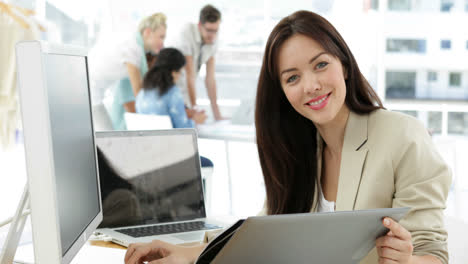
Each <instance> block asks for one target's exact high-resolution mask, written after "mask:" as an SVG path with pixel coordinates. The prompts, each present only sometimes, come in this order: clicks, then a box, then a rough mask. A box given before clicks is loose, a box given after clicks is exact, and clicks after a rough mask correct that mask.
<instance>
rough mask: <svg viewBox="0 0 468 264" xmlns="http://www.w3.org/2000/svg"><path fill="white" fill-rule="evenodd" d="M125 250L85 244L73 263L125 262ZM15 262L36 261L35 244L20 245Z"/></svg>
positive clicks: (117, 263) (116, 263)
mask: <svg viewBox="0 0 468 264" xmlns="http://www.w3.org/2000/svg"><path fill="white" fill-rule="evenodd" d="M124 257H125V250H123V249H116V248H106V247H98V246H91V245H89V244H85V245H84V246H83V247H82V248H81V250H80V251H79V252H78V254H77V255H76V256H75V257H74V258H73V260H72V262H71V264H89V263H112V264H114V263H115V264H119V263H124ZM15 263H27V264H29V263H31V264H32V263H34V249H33V244H32V243H31V244H28V245H24V246H21V247H18V249H17V250H16V256H15Z"/></svg>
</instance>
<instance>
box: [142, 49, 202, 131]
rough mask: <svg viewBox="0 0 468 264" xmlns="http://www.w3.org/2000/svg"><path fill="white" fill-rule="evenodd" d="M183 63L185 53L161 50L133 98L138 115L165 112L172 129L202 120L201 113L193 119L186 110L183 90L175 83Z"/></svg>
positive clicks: (197, 113)
mask: <svg viewBox="0 0 468 264" xmlns="http://www.w3.org/2000/svg"><path fill="white" fill-rule="evenodd" d="M184 65H185V57H184V55H183V54H182V53H181V52H180V51H178V50H177V49H174V48H165V49H162V50H161V51H160V53H159V55H158V58H157V60H156V63H155V65H154V66H153V68H151V70H150V71H148V73H147V74H146V75H145V78H144V80H143V90H141V91H140V92H139V93H138V95H137V98H136V111H137V113H141V114H153V115H168V116H170V118H171V121H172V126H173V127H174V128H193V127H195V123H197V124H201V123H203V122H204V121H205V119H206V115H205V113H204V112H196V113H195V114H194V115H193V116H192V119H193V120H192V119H189V118H188V117H187V114H186V112H185V106H184V100H183V98H182V93H181V91H180V89H179V87H177V86H176V85H175V83H176V82H177V80H178V79H179V78H180V70H181V69H182V68H183V67H184Z"/></svg>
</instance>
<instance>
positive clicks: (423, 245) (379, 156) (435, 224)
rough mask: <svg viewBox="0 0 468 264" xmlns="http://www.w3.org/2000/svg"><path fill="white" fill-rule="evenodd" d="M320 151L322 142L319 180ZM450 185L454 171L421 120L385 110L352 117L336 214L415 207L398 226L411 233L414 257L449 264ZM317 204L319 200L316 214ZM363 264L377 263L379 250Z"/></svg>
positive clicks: (319, 147) (342, 158)
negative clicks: (447, 206) (447, 208)
mask: <svg viewBox="0 0 468 264" xmlns="http://www.w3.org/2000/svg"><path fill="white" fill-rule="evenodd" d="M322 146H323V141H322V140H321V139H320V141H319V144H318V150H317V151H318V154H319V155H318V157H319V160H318V164H319V173H318V174H317V175H321V173H320V172H321V168H320V167H321V166H320V164H322V159H321V153H322ZM318 184H320V180H319V183H318ZM450 184H451V173H450V170H449V169H448V167H447V165H446V163H445V162H444V161H443V159H442V158H441V156H440V155H439V154H438V152H437V150H436V148H435V146H434V144H433V143H432V140H431V138H430V136H429V134H428V132H427V130H426V129H425V128H424V126H423V125H422V124H421V123H420V122H419V121H418V120H416V119H415V118H413V117H410V116H407V115H403V114H400V113H396V112H391V111H386V110H377V111H374V112H373V113H371V114H366V115H358V114H356V113H353V112H351V113H350V115H349V118H348V123H347V126H346V130H345V136H344V144H343V150H342V153H341V167H340V177H339V183H338V194H337V198H336V210H337V211H345V210H360V209H373V208H390V207H411V208H412V209H411V211H410V213H409V214H408V215H407V216H406V217H405V218H404V219H402V220H401V222H400V223H401V224H402V225H403V226H404V227H405V228H406V229H408V230H409V231H410V232H411V235H412V237H413V245H414V255H427V254H430V255H434V256H436V257H438V258H439V259H440V260H441V261H442V263H448V252H447V232H446V230H445V228H444V223H443V209H444V208H445V201H446V199H447V195H448V191H449V188H450ZM315 193H316V194H317V193H318V192H317V191H316V192H315ZM316 201H318V198H317V195H316V197H315V199H314V204H313V208H312V211H313V212H314V211H316V210H317V202H316ZM361 263H362V264H370V263H378V256H377V251H376V250H375V248H374V249H373V250H372V251H371V252H370V253H369V255H368V256H367V257H366V258H364V259H363V261H361Z"/></svg>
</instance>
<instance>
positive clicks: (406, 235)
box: [383, 217, 411, 240]
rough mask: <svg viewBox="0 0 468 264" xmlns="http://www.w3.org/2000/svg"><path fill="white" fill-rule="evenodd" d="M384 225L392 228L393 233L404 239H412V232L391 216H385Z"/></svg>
mask: <svg viewBox="0 0 468 264" xmlns="http://www.w3.org/2000/svg"><path fill="white" fill-rule="evenodd" d="M383 225H384V226H385V227H386V228H388V229H390V231H391V232H392V235H394V236H396V237H399V238H401V239H403V240H411V233H410V232H409V231H408V230H406V228H404V227H403V226H402V225H400V224H399V223H397V222H396V221H395V220H393V219H391V218H390V217H385V218H384V220H383Z"/></svg>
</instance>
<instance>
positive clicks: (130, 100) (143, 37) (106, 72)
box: [90, 13, 167, 130]
mask: <svg viewBox="0 0 468 264" xmlns="http://www.w3.org/2000/svg"><path fill="white" fill-rule="evenodd" d="M166 28H167V26H166V16H165V15H164V14H163V13H155V14H153V15H151V16H148V17H146V18H144V19H143V20H142V21H141V22H140V25H139V26H138V31H137V32H136V33H134V34H132V35H131V36H130V37H128V38H127V39H125V40H124V41H121V42H119V43H117V44H115V45H112V46H111V44H109V45H106V46H104V45H97V46H96V47H95V48H94V49H93V50H92V51H91V52H90V76H91V89H92V90H91V95H92V103H93V115H94V119H95V123H96V124H95V127H96V130H112V129H114V130H125V129H126V125H125V121H124V113H125V111H127V112H135V96H136V95H137V94H138V92H139V91H140V89H141V87H142V79H143V76H144V74H145V73H146V72H147V71H148V64H147V59H146V53H152V54H157V53H159V51H160V50H161V49H162V47H163V43H164V39H165V37H166ZM108 90H110V91H111V94H112V95H113V100H112V104H111V106H110V109H107V110H106V108H105V107H104V104H103V100H104V97H105V95H106V92H107V91H108Z"/></svg>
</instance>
